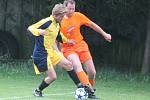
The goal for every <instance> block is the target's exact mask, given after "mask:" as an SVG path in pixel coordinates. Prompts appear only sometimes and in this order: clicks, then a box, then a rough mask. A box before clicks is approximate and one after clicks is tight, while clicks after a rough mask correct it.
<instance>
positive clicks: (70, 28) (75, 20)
mask: <svg viewBox="0 0 150 100" xmlns="http://www.w3.org/2000/svg"><path fill="white" fill-rule="evenodd" d="M90 23H91V20H89V19H88V18H87V17H86V16H85V15H83V14H81V13H79V12H74V14H73V15H72V16H71V17H69V18H68V17H66V16H65V17H64V18H63V20H62V22H61V29H60V30H61V32H62V33H63V34H64V35H65V36H66V37H67V38H68V39H73V40H75V42H80V41H81V40H82V39H83V36H82V35H81V32H80V27H81V26H82V25H88V24H90Z"/></svg>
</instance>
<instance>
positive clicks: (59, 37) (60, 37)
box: [56, 31, 63, 43]
mask: <svg viewBox="0 0 150 100" xmlns="http://www.w3.org/2000/svg"><path fill="white" fill-rule="evenodd" d="M56 40H57V41H58V42H61V43H63V40H62V36H61V34H60V31H59V32H58V35H57V37H56Z"/></svg>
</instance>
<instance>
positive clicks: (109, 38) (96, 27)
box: [88, 22, 111, 42]
mask: <svg viewBox="0 0 150 100" xmlns="http://www.w3.org/2000/svg"><path fill="white" fill-rule="evenodd" d="M88 26H89V27H90V28H92V29H93V30H95V31H96V32H98V33H100V34H101V35H102V36H103V37H104V38H105V39H106V40H107V41H108V42H111V35H110V34H108V33H106V32H105V31H103V29H102V28H101V27H100V26H98V25H97V24H95V23H94V22H91V24H89V25H88Z"/></svg>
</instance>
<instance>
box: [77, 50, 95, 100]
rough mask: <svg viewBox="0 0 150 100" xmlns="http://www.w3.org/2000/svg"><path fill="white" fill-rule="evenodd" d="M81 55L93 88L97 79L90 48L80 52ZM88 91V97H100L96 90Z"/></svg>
mask: <svg viewBox="0 0 150 100" xmlns="http://www.w3.org/2000/svg"><path fill="white" fill-rule="evenodd" d="M79 55H80V61H81V62H82V65H83V66H84V68H85V70H86V73H87V75H88V79H89V82H90V84H91V86H92V88H93V86H94V81H95V75H96V70H95V66H94V64H93V61H92V56H91V54H90V52H89V51H88V50H87V51H84V52H80V53H79ZM87 89H88V88H87ZM88 92H89V96H88V98H93V99H98V98H97V97H96V96H95V95H94V93H95V91H88Z"/></svg>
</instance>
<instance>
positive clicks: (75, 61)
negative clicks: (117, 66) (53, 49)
mask: <svg viewBox="0 0 150 100" xmlns="http://www.w3.org/2000/svg"><path fill="white" fill-rule="evenodd" d="M67 59H68V60H69V61H71V62H72V64H73V67H74V69H75V71H76V73H77V76H78V78H79V80H80V81H81V83H82V84H83V85H88V86H89V87H90V88H91V89H93V88H92V87H91V85H90V83H89V80H88V77H87V75H86V73H85V72H84V70H83V68H82V65H81V62H80V60H79V57H78V55H77V54H70V55H69V56H68V57H67Z"/></svg>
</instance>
